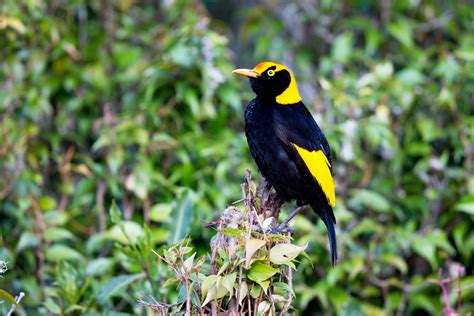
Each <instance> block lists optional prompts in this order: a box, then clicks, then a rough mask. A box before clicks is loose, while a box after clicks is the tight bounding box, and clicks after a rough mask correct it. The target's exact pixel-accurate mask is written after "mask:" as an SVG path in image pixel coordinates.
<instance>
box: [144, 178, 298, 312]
mask: <svg viewBox="0 0 474 316" xmlns="http://www.w3.org/2000/svg"><path fill="white" fill-rule="evenodd" d="M242 189H243V190H242V191H243V197H242V202H243V208H240V209H239V208H237V207H234V206H230V207H228V208H227V209H226V210H225V211H224V212H223V213H222V215H221V217H220V219H219V220H218V221H217V222H214V223H212V225H213V226H215V227H216V228H217V234H216V235H215V236H214V237H213V239H212V242H211V254H210V255H209V256H208V255H207V254H206V256H203V257H200V258H195V256H196V252H193V251H194V249H193V248H192V247H189V240H185V241H182V242H180V243H179V244H177V245H174V246H172V247H171V248H169V249H165V250H164V251H163V255H162V256H160V255H158V254H157V255H158V257H160V259H161V260H162V261H164V262H165V263H166V264H167V265H168V266H169V267H170V268H171V270H172V272H173V274H174V276H172V277H169V278H168V279H167V280H166V282H165V285H168V286H170V285H174V284H178V292H179V293H184V294H183V295H182V296H183V297H181V301H179V302H178V303H175V304H167V303H164V302H158V300H157V299H156V298H154V297H150V302H147V301H145V300H142V301H141V304H143V305H145V306H147V307H149V308H150V309H152V310H153V311H155V312H156V313H158V314H159V315H168V314H169V313H170V312H171V313H179V312H184V311H186V314H187V315H190V314H193V315H194V314H199V315H209V314H211V313H212V314H213V315H220V314H224V313H225V314H235V315H244V314H245V315H250V314H252V313H253V314H254V315H256V314H266V313H271V314H272V315H275V313H276V312H277V313H281V314H285V313H287V312H289V311H290V309H292V308H293V307H292V306H291V303H292V301H293V296H294V293H293V285H292V274H293V272H292V270H293V269H296V266H295V262H296V260H295V259H296V257H298V255H300V254H305V253H304V250H305V248H306V247H302V246H297V245H295V244H293V243H291V238H290V236H283V235H280V234H271V233H270V228H271V223H274V222H275V217H274V216H275V211H279V205H280V204H279V203H278V202H276V200H275V199H276V195H275V194H274V192H273V193H270V192H267V191H266V189H265V187H262V188H261V189H260V190H258V191H257V190H256V185H255V183H254V182H253V181H251V179H250V173H248V175H247V182H246V183H245V184H243V186H242ZM275 206H277V207H275ZM306 256H307V255H306Z"/></svg>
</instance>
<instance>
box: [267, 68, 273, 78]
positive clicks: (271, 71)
mask: <svg viewBox="0 0 474 316" xmlns="http://www.w3.org/2000/svg"><path fill="white" fill-rule="evenodd" d="M267 75H269V76H270V77H272V76H273V75H275V71H274V70H272V69H270V70H268V71H267Z"/></svg>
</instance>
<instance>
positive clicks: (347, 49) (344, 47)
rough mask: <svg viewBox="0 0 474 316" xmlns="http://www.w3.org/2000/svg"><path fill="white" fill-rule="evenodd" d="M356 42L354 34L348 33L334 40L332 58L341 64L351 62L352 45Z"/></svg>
mask: <svg viewBox="0 0 474 316" xmlns="http://www.w3.org/2000/svg"><path fill="white" fill-rule="evenodd" d="M353 41H354V35H353V34H352V33H349V32H346V33H343V34H341V35H339V36H338V37H336V39H335V40H334V44H333V46H332V53H331V54H332V58H333V59H334V60H335V61H336V62H339V63H343V64H344V63H346V62H347V61H349V59H350V57H351V55H352V45H353Z"/></svg>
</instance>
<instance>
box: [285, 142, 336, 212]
mask: <svg viewBox="0 0 474 316" xmlns="http://www.w3.org/2000/svg"><path fill="white" fill-rule="evenodd" d="M293 145H294V146H295V148H296V150H297V151H298V154H299V155H300V157H301V158H302V159H303V161H304V163H305V164H306V166H307V167H308V170H309V171H310V172H311V174H312V175H313V177H314V178H315V179H316V181H317V182H318V183H319V185H320V186H321V189H322V190H323V192H324V195H326V198H327V199H328V203H329V205H331V207H334V205H336V192H335V185H334V179H333V178H332V175H331V169H330V167H331V164H330V163H329V161H328V158H327V157H326V155H325V154H324V153H323V152H322V151H321V150H315V151H308V150H306V149H304V148H301V147H299V146H298V145H296V144H293Z"/></svg>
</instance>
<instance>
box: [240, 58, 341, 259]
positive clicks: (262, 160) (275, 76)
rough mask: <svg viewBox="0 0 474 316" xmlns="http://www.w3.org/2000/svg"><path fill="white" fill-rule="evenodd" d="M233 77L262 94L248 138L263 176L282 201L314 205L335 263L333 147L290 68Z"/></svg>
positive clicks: (254, 104) (250, 117)
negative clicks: (300, 90)
mask: <svg viewBox="0 0 474 316" xmlns="http://www.w3.org/2000/svg"><path fill="white" fill-rule="evenodd" d="M233 73H234V74H238V75H241V76H245V77H248V78H249V79H250V85H251V87H252V90H253V91H254V92H255V93H256V94H257V97H256V98H255V99H253V100H252V101H250V103H249V105H248V106H247V109H246V110H245V135H246V136H247V141H248V144H249V147H250V152H251V154H252V157H253V159H254V160H255V162H256V164H257V167H258V169H259V171H260V172H261V173H262V175H263V176H264V177H265V178H266V179H267V181H268V182H269V183H270V184H271V185H272V186H273V187H274V188H275V190H276V192H277V193H278V195H279V196H280V198H281V199H282V200H283V201H290V200H296V201H297V203H298V205H304V204H309V205H311V207H312V208H313V210H314V211H315V212H316V213H317V214H318V215H319V217H320V218H321V219H322V220H323V222H324V223H325V224H326V227H327V231H328V236H329V245H330V252H331V262H332V264H334V263H335V262H336V260H337V244H336V233H335V230H334V224H336V218H335V217H334V212H333V207H334V205H335V202H336V197H335V185H334V180H333V177H332V168H331V148H330V147H329V144H328V141H327V140H326V137H325V136H324V134H323V132H322V131H321V129H320V128H319V126H318V124H317V123H316V122H315V120H314V119H313V117H312V115H311V113H310V112H309V111H308V109H307V108H306V107H305V105H304V104H303V102H301V97H300V94H299V92H298V87H297V85H296V80H295V77H294V76H293V74H292V73H291V71H290V69H289V68H288V67H285V66H283V65H280V64H277V63H274V62H263V63H260V64H258V65H257V66H256V67H255V68H253V69H236V70H234V71H233Z"/></svg>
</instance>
